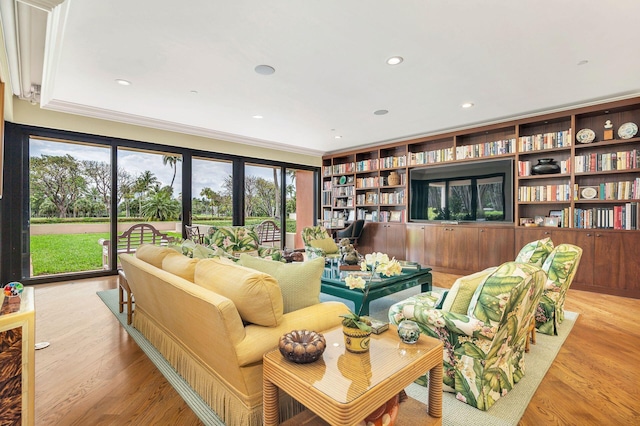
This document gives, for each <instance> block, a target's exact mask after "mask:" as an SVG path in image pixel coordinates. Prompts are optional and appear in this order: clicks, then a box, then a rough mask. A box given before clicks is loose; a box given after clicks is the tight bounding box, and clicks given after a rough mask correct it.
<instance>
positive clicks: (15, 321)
mask: <svg viewBox="0 0 640 426" xmlns="http://www.w3.org/2000/svg"><path fill="white" fill-rule="evenodd" d="M12 299H13V298H12ZM16 299H17V298H16ZM13 302H18V300H11V301H10V300H9V298H5V297H4V294H3V293H0V366H1V367H2V368H0V395H2V397H0V407H2V409H0V424H22V425H33V424H35V419H34V415H35V378H36V373H35V371H36V370H35V359H36V356H35V345H36V343H35V330H36V328H35V307H34V290H33V288H31V287H25V289H24V291H23V292H22V296H21V298H20V301H19V303H16V304H15V305H14V303H13ZM9 305H14V306H9ZM18 378H19V380H16V379H18Z"/></svg>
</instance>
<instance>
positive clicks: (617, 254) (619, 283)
mask: <svg viewBox="0 0 640 426" xmlns="http://www.w3.org/2000/svg"><path fill="white" fill-rule="evenodd" d="M545 237H551V240H552V241H553V243H554V244H555V245H558V244H562V243H568V244H574V245H576V246H578V247H580V248H582V258H581V259H580V265H579V266H578V271H577V272H576V276H575V278H574V279H573V283H572V284H571V288H574V289H577V290H589V291H596V292H600V293H609V294H615V295H618V296H626V297H634V298H640V282H639V281H638V278H637V277H640V262H638V259H640V234H639V233H637V232H628V231H602V230H598V229H591V230H575V229H554V228H525V229H518V230H516V252H517V251H519V250H520V248H522V246H524V245H525V244H526V243H528V242H531V241H535V240H537V239H540V238H545Z"/></svg>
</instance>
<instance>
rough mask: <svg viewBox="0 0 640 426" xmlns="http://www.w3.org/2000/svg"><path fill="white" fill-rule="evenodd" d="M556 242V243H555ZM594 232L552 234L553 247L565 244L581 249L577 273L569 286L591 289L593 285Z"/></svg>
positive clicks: (565, 231) (568, 231) (566, 231)
mask: <svg viewBox="0 0 640 426" xmlns="http://www.w3.org/2000/svg"><path fill="white" fill-rule="evenodd" d="M556 240H557V241H556ZM594 240H595V232H592V231H588V232H584V231H578V230H576V231H571V230H563V231H562V232H556V233H555V234H554V238H553V243H554V244H555V245H558V244H562V243H566V244H573V245H575V246H578V247H580V248H581V249H582V257H581V258H580V264H579V265H578V271H577V272H576V276H575V277H574V278H573V283H572V284H571V285H572V286H573V285H576V287H577V286H585V287H591V286H593V285H594V281H593V265H594V260H595V251H594V243H595V241H594Z"/></svg>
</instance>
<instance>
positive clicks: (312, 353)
mask: <svg viewBox="0 0 640 426" xmlns="http://www.w3.org/2000/svg"><path fill="white" fill-rule="evenodd" d="M326 346H327V342H326V340H325V339H324V336H323V335H322V334H321V333H316V332H315V331H309V330H293V331H290V332H289V333H287V334H284V335H282V337H280V342H279V343H278V349H280V353H281V354H282V356H284V357H285V358H286V359H288V360H289V361H292V362H295V363H297V364H307V363H309V362H314V361H316V360H317V359H318V358H320V357H321V356H322V353H323V352H324V350H325V348H326Z"/></svg>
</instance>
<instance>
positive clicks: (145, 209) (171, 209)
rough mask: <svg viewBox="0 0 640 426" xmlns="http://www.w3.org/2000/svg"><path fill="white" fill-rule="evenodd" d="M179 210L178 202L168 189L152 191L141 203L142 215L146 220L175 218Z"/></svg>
mask: <svg viewBox="0 0 640 426" xmlns="http://www.w3.org/2000/svg"><path fill="white" fill-rule="evenodd" d="M180 211H181V205H180V202H179V201H178V200H176V199H173V198H171V194H170V193H169V192H168V191H165V190H160V191H153V192H152V193H151V195H150V196H148V197H147V199H146V200H145V201H144V203H143V204H142V212H141V213H142V215H143V216H144V217H145V218H147V220H176V219H178V217H179V215H180Z"/></svg>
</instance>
